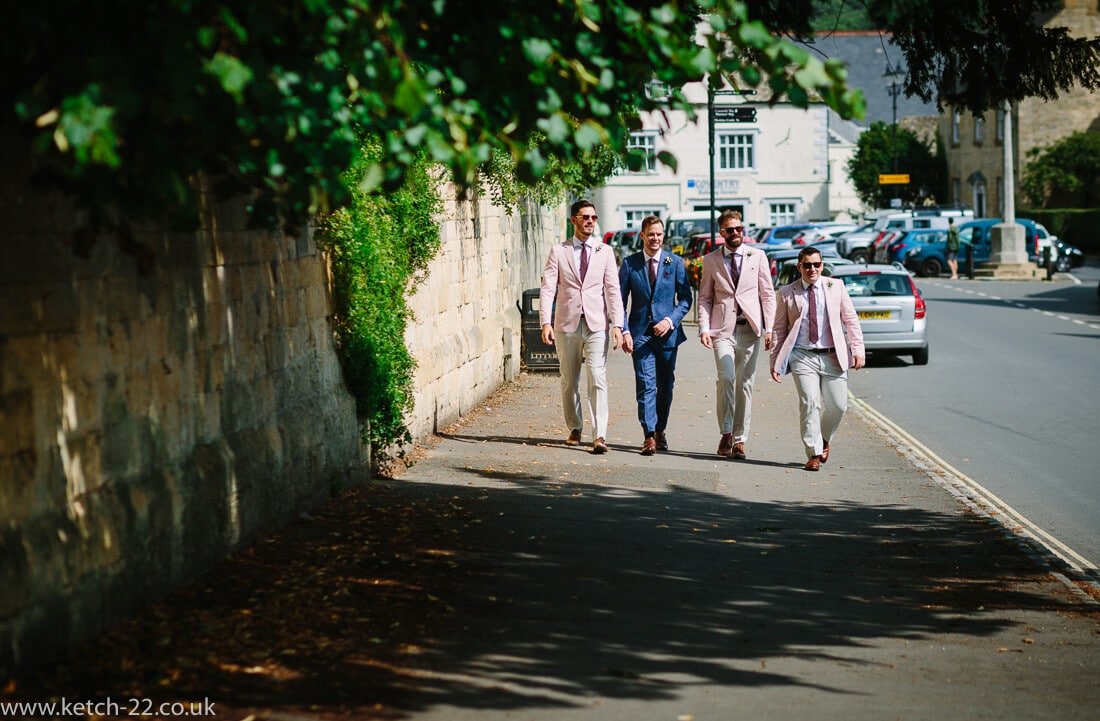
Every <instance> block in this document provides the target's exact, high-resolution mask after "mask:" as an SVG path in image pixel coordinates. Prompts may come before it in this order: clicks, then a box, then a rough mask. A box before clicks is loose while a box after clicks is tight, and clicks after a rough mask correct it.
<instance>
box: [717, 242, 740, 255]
mask: <svg viewBox="0 0 1100 721" xmlns="http://www.w3.org/2000/svg"><path fill="white" fill-rule="evenodd" d="M744 247H745V246H743V245H739V246H737V250H730V249H729V246H728V245H726V244H725V243H723V244H722V257H724V258H728V257H730V256H731V255H741V249H742V248H744Z"/></svg>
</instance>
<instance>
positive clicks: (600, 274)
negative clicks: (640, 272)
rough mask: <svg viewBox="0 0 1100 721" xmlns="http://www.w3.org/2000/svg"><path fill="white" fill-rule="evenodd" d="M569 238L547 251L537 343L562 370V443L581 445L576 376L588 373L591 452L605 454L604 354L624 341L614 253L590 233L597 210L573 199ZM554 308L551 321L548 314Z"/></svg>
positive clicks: (605, 396)
mask: <svg viewBox="0 0 1100 721" xmlns="http://www.w3.org/2000/svg"><path fill="white" fill-rule="evenodd" d="M569 217H570V221H571V222H572V223H573V237H572V238H570V239H569V240H568V241H566V242H564V243H561V244H559V245H555V246H554V247H553V248H551V249H550V255H549V257H548V258H547V259H546V267H545V268H544V269H543V271H542V287H541V289H540V292H539V321H540V323H541V324H542V340H543V342H544V343H547V344H549V345H553V346H554V347H555V349H556V350H557V353H558V364H559V365H560V367H561V404H562V410H563V411H564V412H565V422H566V424H567V425H568V426H569V429H570V430H569V437H568V438H567V439H566V441H565V442H566V443H567V444H568V445H571V446H575V445H578V444H580V442H581V431H582V429H583V427H584V416H583V415H582V413H581V394H580V373H581V360H582V359H583V360H584V365H585V368H586V369H587V372H588V373H587V375H588V415H589V417H590V418H591V419H592V426H593V429H592V435H593V441H592V452H593V453H606V452H607V442H606V441H605V440H604V439H605V438H607V352H608V342H609V341H608V332H609V331H610V336H611V339H610V345H611V347H612V348H615V349H617V348H618V347H619V346H620V345H622V342H623V332H622V327H623V300H622V296H621V295H620V292H619V273H618V269H617V268H616V267H615V253H614V251H612V250H611V247H610V246H607V245H604V243H603V242H601V241H600V239H599V238H596V237H595V236H594V235H593V231H594V230H595V228H596V219H597V218H596V208H595V206H593V205H592V203H590V202H588V201H587V200H578V201H577V202H576V203H573V206H572V207H571V208H570V209H569ZM551 309H553V314H554V317H553V323H552V324H551V318H550V313H551Z"/></svg>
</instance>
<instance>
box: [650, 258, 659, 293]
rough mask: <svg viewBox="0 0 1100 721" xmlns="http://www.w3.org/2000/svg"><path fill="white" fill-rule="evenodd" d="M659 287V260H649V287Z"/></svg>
mask: <svg viewBox="0 0 1100 721" xmlns="http://www.w3.org/2000/svg"><path fill="white" fill-rule="evenodd" d="M656 286H657V259H656V258H650V259H649V287H650V288H654V287H656Z"/></svg>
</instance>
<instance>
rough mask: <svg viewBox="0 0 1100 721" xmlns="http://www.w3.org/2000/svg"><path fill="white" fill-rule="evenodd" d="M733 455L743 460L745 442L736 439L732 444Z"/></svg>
mask: <svg viewBox="0 0 1100 721" xmlns="http://www.w3.org/2000/svg"><path fill="white" fill-rule="evenodd" d="M733 457H734V458H736V459H738V460H740V461H743V460H745V444H744V443H741V442H740V441H738V442H737V443H734V444H733Z"/></svg>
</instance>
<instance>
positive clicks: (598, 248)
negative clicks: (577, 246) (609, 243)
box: [596, 243, 603, 253]
mask: <svg viewBox="0 0 1100 721" xmlns="http://www.w3.org/2000/svg"><path fill="white" fill-rule="evenodd" d="M601 250H603V243H600V244H599V245H597V246H596V252H597V253H599V252H600V251H601Z"/></svg>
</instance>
